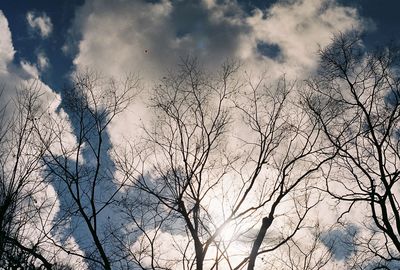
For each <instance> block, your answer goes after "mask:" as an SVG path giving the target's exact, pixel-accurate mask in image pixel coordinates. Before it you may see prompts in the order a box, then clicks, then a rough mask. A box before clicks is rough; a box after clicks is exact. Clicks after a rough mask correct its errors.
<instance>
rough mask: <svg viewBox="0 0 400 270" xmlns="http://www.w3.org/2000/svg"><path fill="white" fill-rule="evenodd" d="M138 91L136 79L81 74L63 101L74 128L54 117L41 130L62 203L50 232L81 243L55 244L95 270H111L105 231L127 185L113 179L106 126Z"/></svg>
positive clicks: (55, 242)
mask: <svg viewBox="0 0 400 270" xmlns="http://www.w3.org/2000/svg"><path fill="white" fill-rule="evenodd" d="M137 91H138V79H137V78H136V77H133V76H129V77H127V79H126V80H123V81H116V80H113V79H104V78H101V77H100V75H99V74H97V73H94V72H86V73H79V74H77V75H76V76H75V80H74V83H73V87H72V89H67V90H66V94H65V96H64V97H63V103H62V105H63V108H64V109H65V112H66V113H67V114H68V121H69V123H71V125H72V130H66V129H65V126H64V124H65V123H60V122H57V121H56V120H55V119H53V120H52V119H50V120H49V121H48V122H47V123H41V125H40V126H39V125H38V126H37V130H38V133H39V134H40V136H41V138H42V143H43V144H46V152H45V155H44V158H43V161H44V163H45V165H46V170H47V172H48V174H49V175H50V177H51V181H52V184H53V185H54V186H55V188H56V190H57V193H58V195H59V196H58V197H59V201H60V213H59V214H58V221H57V222H54V224H53V229H52V230H53V231H54V232H59V233H62V234H63V235H67V236H68V235H71V236H73V237H74V238H75V239H76V240H77V244H78V245H75V246H70V245H65V244H59V243H58V242H57V241H55V240H53V244H55V245H56V246H57V247H59V248H61V249H63V250H64V251H65V252H67V253H68V254H70V255H74V256H78V257H81V258H83V259H85V260H86V262H87V263H88V265H89V267H93V268H96V269H98V268H99V267H102V268H103V269H112V264H113V262H114V261H113V258H114V257H113V252H114V249H113V247H112V245H111V242H110V238H111V237H110V236H111V234H110V233H111V232H110V231H109V230H108V229H107V228H108V226H109V225H110V224H111V223H113V221H114V220H117V217H116V216H114V215H113V213H112V211H113V210H112V207H111V206H112V205H113V204H114V203H115V200H116V196H117V194H118V192H119V191H120V189H121V188H122V187H123V186H124V181H123V180H122V181H118V180H117V179H115V175H114V172H115V170H114V163H113V161H112V159H111V158H110V152H111V151H112V149H111V148H112V145H111V143H110V139H109V135H108V127H109V125H110V123H111V122H112V120H113V119H114V117H115V116H116V115H118V114H119V113H121V112H122V111H123V110H124V109H125V108H126V107H127V106H128V105H129V103H130V101H131V100H132V98H133V96H134V95H135V94H136V93H137ZM71 133H72V134H71ZM49 136H50V139H45V138H47V137H49ZM68 137H72V138H73V140H69V141H68V140H66V138H68ZM65 238H66V237H65Z"/></svg>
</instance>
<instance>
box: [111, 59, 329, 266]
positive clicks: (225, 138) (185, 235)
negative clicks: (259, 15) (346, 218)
mask: <svg viewBox="0 0 400 270" xmlns="http://www.w3.org/2000/svg"><path fill="white" fill-rule="evenodd" d="M180 68H181V69H180V70H179V71H178V72H176V73H171V74H169V76H166V77H164V78H163V80H162V81H161V83H160V84H159V85H158V86H157V87H156V88H155V90H154V96H153V99H152V103H151V104H152V106H153V107H154V109H155V112H156V114H155V119H154V124H153V126H152V129H150V128H145V131H146V136H147V137H146V141H147V144H146V146H147V150H148V151H144V152H142V155H143V156H144V158H143V160H144V162H145V164H146V165H145V166H144V167H143V171H141V172H140V174H139V176H137V172H135V170H136V168H137V167H134V168H129V166H126V164H131V162H129V161H125V162H121V163H120V164H119V165H120V169H121V170H122V171H123V173H124V174H125V175H127V176H130V177H131V178H132V179H133V181H132V183H133V184H134V188H136V189H138V190H140V191H141V192H146V193H148V194H150V195H151V197H152V200H153V203H154V204H156V205H157V207H161V209H164V210H165V212H166V213H168V214H165V215H164V216H163V218H161V217H160V220H159V221H158V222H156V223H157V224H158V225H157V228H158V229H157V230H158V231H160V230H161V231H163V232H166V233H167V234H168V235H170V236H171V235H172V238H171V241H172V242H173V241H174V239H180V240H179V243H177V242H175V243H174V242H173V243H174V244H171V245H170V246H172V247H174V248H175V249H176V251H177V252H180V254H181V255H180V256H181V257H180V259H179V258H176V257H175V258H170V260H171V261H170V263H171V264H170V266H164V267H165V268H164V269H171V268H172V269H173V268H176V267H178V266H179V267H181V268H182V269H197V270H201V269H205V268H207V269H219V268H221V267H223V269H244V268H247V269H254V268H255V265H256V259H257V257H259V256H260V255H266V254H268V253H271V252H274V251H275V250H277V249H279V248H280V247H282V246H284V245H285V244H286V243H288V241H290V240H291V239H293V236H294V235H296V233H298V232H299V231H300V230H301V229H302V227H303V226H304V221H305V218H306V216H307V214H308V213H309V211H310V210H311V209H312V208H313V207H314V206H315V205H316V204H317V203H318V202H319V200H320V197H319V196H318V194H319V193H318V192H316V193H312V187H311V185H310V183H311V182H312V181H313V177H316V176H317V175H318V171H319V169H320V167H321V165H322V164H324V163H326V162H327V161H329V160H330V159H331V158H332V157H333V156H334V153H335V152H334V151H332V150H331V149H330V148H329V146H326V145H324V144H323V143H321V142H320V140H319V135H320V133H319V130H318V129H317V125H316V123H314V122H312V121H309V118H308V114H307V113H306V112H304V111H302V110H301V108H300V107H298V106H297V105H296V102H295V98H296V97H295V93H296V92H295V91H292V90H291V89H292V88H293V87H294V86H295V84H290V83H288V82H287V81H286V79H285V78H282V79H280V80H279V82H277V83H276V84H275V85H273V84H271V86H267V85H265V84H264V80H263V78H262V79H260V80H259V81H257V82H256V83H255V84H254V83H252V82H251V81H249V83H248V84H243V83H241V81H240V80H239V79H238V77H237V76H236V72H237V70H238V66H237V65H236V64H234V63H228V64H225V65H223V67H222V69H221V70H220V71H219V73H217V74H216V75H210V74H206V73H205V72H203V71H202V70H201V68H199V66H198V62H197V61H196V60H193V59H186V60H184V61H183V63H182V65H181V67H180ZM242 90H247V92H243V91H242ZM242 131H244V133H243V132H242ZM144 153H147V155H145V154H144ZM124 164H125V165H124ZM149 164H151V165H149ZM152 200H149V202H152ZM148 209H149V210H148V211H149V213H150V212H151V208H148ZM152 209H153V213H155V214H156V215H157V213H160V210H156V211H155V210H154V209H157V208H152ZM161 211H162V210H161ZM165 219H168V220H167V221H164V224H161V222H160V221H161V220H165ZM273 224H276V226H272V225H273ZM278 224H280V225H278ZM283 224H285V226H283ZM135 225H137V226H139V227H141V226H140V225H139V224H138V223H137V222H135ZM257 225H258V226H260V228H258V229H256V228H257ZM143 231H144V232H143V233H144V235H146V232H145V231H146V230H145V229H144V230H143ZM227 231H232V233H231V234H232V235H231V236H229V237H227V236H225V235H226V233H227ZM153 236H154V234H153ZM174 236H175V237H174ZM157 241H158V243H160V242H159V241H160V240H157V239H156V238H151V239H148V242H147V243H148V245H154V243H155V242H157ZM249 243H250V246H249ZM238 245H239V246H240V247H239V248H238V247H237V246H238ZM235 246H236V247H235ZM131 247H132V246H131ZM160 252H162V251H160ZM139 253H140V252H139ZM141 254H143V253H141ZM157 258H158V257H157ZM145 261H146V260H145V259H143V260H142V262H145ZM160 261H161V259H160V260H158V262H160ZM147 262H152V263H148V265H145V264H144V267H143V268H146V267H148V268H151V269H163V268H162V267H161V264H157V265H155V264H154V263H153V262H154V255H151V256H149V257H147ZM164 262H166V259H165V256H164ZM149 265H150V266H149Z"/></svg>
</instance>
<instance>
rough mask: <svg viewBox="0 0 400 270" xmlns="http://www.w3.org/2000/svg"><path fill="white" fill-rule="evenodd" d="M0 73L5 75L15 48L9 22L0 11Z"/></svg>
mask: <svg viewBox="0 0 400 270" xmlns="http://www.w3.org/2000/svg"><path fill="white" fill-rule="evenodd" d="M0 36H1V38H0V73H5V72H6V70H7V65H8V64H9V63H10V62H11V61H12V59H13V58H14V53H15V51H14V47H13V45H12V40H11V32H10V29H9V27H8V21H7V19H6V17H5V16H4V14H3V12H2V11H1V10H0Z"/></svg>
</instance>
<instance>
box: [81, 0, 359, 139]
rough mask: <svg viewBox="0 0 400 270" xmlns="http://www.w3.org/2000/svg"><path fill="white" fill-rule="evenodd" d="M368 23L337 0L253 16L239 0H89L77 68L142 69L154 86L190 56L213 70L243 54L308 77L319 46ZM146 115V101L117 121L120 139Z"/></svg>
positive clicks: (277, 70) (286, 5)
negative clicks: (262, 47) (264, 46)
mask: <svg viewBox="0 0 400 270" xmlns="http://www.w3.org/2000/svg"><path fill="white" fill-rule="evenodd" d="M265 14H266V16H264V15H265ZM362 27H363V22H362V21H361V19H360V18H359V16H358V14H357V12H356V10H355V9H353V8H349V7H344V6H341V5H339V4H338V3H337V2H336V1H335V0H297V1H283V0H282V1H278V2H277V3H276V4H274V5H272V6H271V7H270V8H269V10H255V11H254V13H253V14H252V15H248V14H247V13H246V12H244V11H243V10H242V9H241V8H240V6H239V5H238V4H237V3H236V2H234V1H214V0H204V1H199V2H197V3H194V2H193V1H168V0H163V1H160V2H158V3H149V2H145V1H114V2H112V3H111V2H110V1H106V0H96V1H94V0H88V1H86V2H85V4H84V5H83V6H82V7H81V8H80V9H79V10H78V12H77V14H76V17H75V23H74V31H75V32H77V33H78V35H77V36H80V37H81V39H80V41H79V43H78V44H77V47H78V48H77V50H78V53H77V55H76V58H75V59H74V65H75V67H76V68H77V69H81V68H82V69H85V68H87V67H89V68H94V69H96V70H99V71H101V72H102V73H103V74H105V75H109V76H116V77H121V76H123V75H124V74H126V73H130V72H138V73H139V74H140V75H141V76H142V77H143V82H144V87H145V88H147V89H150V88H151V87H152V85H153V83H154V82H156V81H157V80H158V79H159V78H161V77H162V75H163V74H164V73H165V71H166V70H167V69H168V68H171V67H172V68H174V67H176V63H177V62H178V61H179V57H186V56H188V55H195V56H198V57H199V59H200V60H201V62H202V63H204V65H205V66H206V67H207V68H209V69H211V70H212V69H214V68H216V67H217V66H219V65H220V64H221V62H223V61H224V60H226V59H227V58H234V59H235V58H236V59H239V60H240V61H241V62H242V63H243V65H244V69H246V70H249V71H251V73H259V72H264V71H267V72H268V76H269V77H271V78H277V77H278V76H280V75H281V74H282V73H286V74H287V76H289V77H291V78H303V76H304V75H305V74H307V73H308V72H309V71H311V70H312V69H313V68H314V67H315V66H316V63H317V60H318V58H317V54H316V50H317V48H318V45H321V46H325V45H327V44H328V43H329V42H330V40H331V37H332V33H334V32H337V31H343V32H345V31H349V30H351V29H361V28H362ZM259 42H264V43H269V44H275V45H276V46H277V47H278V48H279V49H280V52H281V55H280V56H279V59H274V58H273V57H268V56H265V55H262V53H261V52H260V51H259V50H258V49H257V44H258V43H259ZM139 103H143V102H139ZM128 114H129V115H128ZM146 116H147V113H146V110H145V108H144V106H143V105H142V106H140V104H139V106H138V104H136V107H134V108H129V109H128V113H127V115H126V116H124V117H122V118H121V119H123V120H121V123H120V124H118V122H115V123H114V124H115V126H114V129H113V131H112V135H113V136H114V135H115V138H118V139H115V141H120V136H116V134H117V133H120V134H125V135H126V134H132V133H134V131H136V130H137V123H138V120H139V119H145V118H146Z"/></svg>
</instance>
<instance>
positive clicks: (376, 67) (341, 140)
mask: <svg viewBox="0 0 400 270" xmlns="http://www.w3.org/2000/svg"><path fill="white" fill-rule="evenodd" d="M399 52H400V51H399V49H398V48H397V47H394V46H389V47H384V48H380V49H377V50H376V51H374V52H368V51H366V50H365V48H364V47H363V45H362V42H361V39H360V38H359V37H358V36H357V35H355V34H350V35H345V34H339V35H337V36H335V38H334V40H333V43H332V45H331V46H328V47H327V48H326V49H324V50H321V52H320V55H321V66H320V71H319V73H318V74H317V76H315V78H313V79H311V80H309V81H308V90H309V91H308V94H307V95H306V96H305V103H306V105H307V106H308V108H309V109H310V111H311V112H312V113H313V115H314V117H315V120H316V122H317V123H318V124H319V125H320V128H321V130H322V131H323V132H324V135H325V137H326V140H327V141H329V142H330V144H331V145H332V146H334V147H335V148H336V149H337V151H338V156H337V159H335V162H334V163H333V165H334V166H333V167H332V170H331V173H330V174H327V175H326V179H327V180H326V190H327V192H328V193H329V194H330V195H332V196H333V198H335V199H336V200H337V201H338V202H340V205H345V206H346V209H345V211H344V212H343V213H342V215H341V216H340V218H339V221H342V222H344V221H345V217H346V214H348V213H350V214H352V217H353V218H352V220H351V221H352V222H357V219H355V218H354V217H355V216H356V217H357V216H358V219H359V221H358V223H357V226H359V227H360V228H362V229H363V230H362V232H360V233H359V234H358V235H357V237H356V242H355V245H356V246H357V250H358V252H359V254H356V256H359V255H361V254H363V256H361V257H360V258H359V259H360V260H358V263H362V265H363V266H362V268H363V267H367V266H368V267H372V266H371V265H372V264H375V262H374V263H372V261H373V260H376V261H377V262H376V265H377V266H379V265H381V266H384V265H386V264H387V263H388V262H390V261H398V260H400V255H399V252H400V214H399V210H400V209H399V179H400V178H399V177H400V171H399V161H400V159H399V158H400V155H399V154H400V152H399V145H400V144H399V127H400V109H399V105H400V95H399V94H400V89H399V86H400V80H399V67H400V66H399V64H400V62H399V60H400V58H399V56H400V54H399ZM359 209H368V211H365V210H364V211H362V212H360V210H359ZM367 261H368V264H369V265H366V264H365V263H367ZM359 265H360V264H359Z"/></svg>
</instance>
